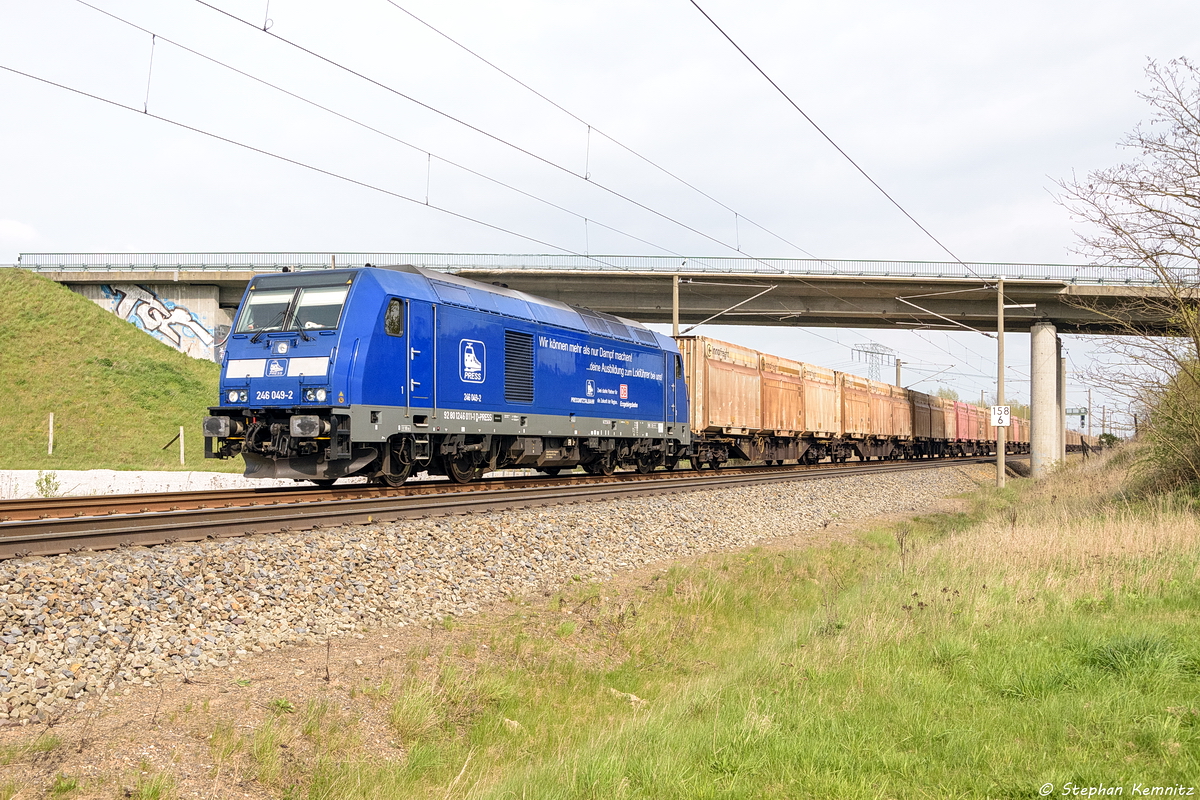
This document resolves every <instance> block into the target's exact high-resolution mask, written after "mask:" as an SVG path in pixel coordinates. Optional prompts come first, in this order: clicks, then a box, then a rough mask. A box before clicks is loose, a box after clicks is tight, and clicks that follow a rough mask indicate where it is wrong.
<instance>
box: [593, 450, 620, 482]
mask: <svg viewBox="0 0 1200 800" xmlns="http://www.w3.org/2000/svg"><path fill="white" fill-rule="evenodd" d="M595 467H596V472H595V473H593V474H597V475H604V476H605V477H607V476H609V475H612V474H613V473H614V472H616V471H617V456H616V454H615V453H613V452H612V451H609V452H607V453H605V454H604V455H602V456H601V457H600V460H599V461H597V462H596V463H595Z"/></svg>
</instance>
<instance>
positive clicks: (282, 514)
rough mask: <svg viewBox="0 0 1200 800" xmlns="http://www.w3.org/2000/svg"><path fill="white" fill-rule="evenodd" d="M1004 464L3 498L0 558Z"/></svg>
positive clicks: (944, 462)
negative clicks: (644, 496) (669, 493)
mask: <svg viewBox="0 0 1200 800" xmlns="http://www.w3.org/2000/svg"><path fill="white" fill-rule="evenodd" d="M1026 457H1027V456H1026ZM1010 458H1013V457H1012V456H1010ZM1017 458H1021V457H1020V456H1017ZM994 461H995V456H983V457H971V458H952V459H949V458H948V459H937V460H932V461H912V462H878V463H875V462H871V463H866V464H864V463H861V462H856V463H852V464H844V465H843V464H837V465H834V464H817V465H813V466H770V467H743V468H729V469H722V470H719V471H708V470H706V471H703V472H692V471H678V472H669V473H668V472H655V473H651V474H649V475H640V474H637V473H618V474H617V475H613V476H611V477H607V478H606V477H595V476H591V475H582V474H580V475H564V476H559V477H556V478H552V477H550V476H539V477H532V478H531V477H509V478H499V479H494V480H486V481H480V482H477V483H472V484H467V485H460V484H454V483H450V482H448V481H420V482H410V483H408V484H405V485H404V486H402V487H397V488H393V487H386V486H373V485H367V484H348V485H346V486H341V487H339V486H333V487H330V488H325V489H322V488H318V487H313V486H295V487H285V488H282V489H279V488H274V487H272V488H257V489H226V490H219V491H204V492H170V493H163V494H128V495H90V496H82V497H56V498H49V499H41V498H39V499H32V500H3V501H0V559H9V558H19V557H25V556H48V555H58V554H62V553H69V552H77V551H82V550H105V549H113V548H119V547H130V546H136V545H142V546H146V545H157V544H168V543H171V542H178V541H201V540H204V539H211V538H225V537H235V536H246V535H252V534H257V533H282V532H290V531H302V530H319V529H322V528H329V527H335V526H339V525H346V524H369V523H372V522H384V521H393V520H398V519H413V518H419V517H427V516H445V515H454V514H470V513H480V512H486V511H492V510H496V509H503V508H512V507H522V506H525V507H527V506H538V505H556V504H561V503H573V502H581V501H595V500H607V499H614V498H620V497H634V496H643V495H650V494H660V493H664V492H683V491H698V490H702V489H716V488H729V487H735V486H743V485H748V484H754V483H768V482H773V481H781V480H813V479H821V478H833V477H844V476H850V475H870V474H879V473H885V472H902V471H909V470H917V469H938V468H942V467H948V466H954V465H961V464H977V463H992V462H994Z"/></svg>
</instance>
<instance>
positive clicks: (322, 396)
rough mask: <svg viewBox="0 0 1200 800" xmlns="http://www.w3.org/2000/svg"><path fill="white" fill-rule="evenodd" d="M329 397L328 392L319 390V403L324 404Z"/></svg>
mask: <svg viewBox="0 0 1200 800" xmlns="http://www.w3.org/2000/svg"><path fill="white" fill-rule="evenodd" d="M328 396H329V393H328V392H326V391H325V390H324V389H317V402H318V403H324V402H325V398H326V397H328Z"/></svg>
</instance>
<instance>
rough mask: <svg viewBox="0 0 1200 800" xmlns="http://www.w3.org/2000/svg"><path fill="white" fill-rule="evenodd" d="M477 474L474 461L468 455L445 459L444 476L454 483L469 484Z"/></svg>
mask: <svg viewBox="0 0 1200 800" xmlns="http://www.w3.org/2000/svg"><path fill="white" fill-rule="evenodd" d="M477 474H478V470H477V469H476V467H475V460H474V459H473V458H472V457H471V456H470V455H465V456H448V457H447V458H446V475H447V476H449V478H450V480H452V481H454V482H455V483H470V482H471V481H473V480H474V479H475V476H476V475H477Z"/></svg>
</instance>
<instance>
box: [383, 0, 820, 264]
mask: <svg viewBox="0 0 1200 800" xmlns="http://www.w3.org/2000/svg"><path fill="white" fill-rule="evenodd" d="M384 2H386V3H387V4H388V5H390V6H392V7H393V8H395V9H396V10H398V11H401V12H403V13H404V14H407V15H408V16H409V17H411V18H412V19H413V20H414V21H416V22H417V23H419V24H421V25H423V26H425V27H426V28H428V29H429V30H431V31H433V32H434V33H435V34H437V35H438V36H440V37H442V38H443V39H445V40H446V41H448V42H450V44H452V45H454V46H455V47H457V48H459V49H460V50H462V51H463V52H465V53H467V54H468V55H470V56H472V57H473V58H475V59H478V60H479V61H480V62H482V63H483V64H486V65H487V66H488V67H490V68H492V69H493V70H495V71H496V72H498V73H500V74H501V75H503V76H504V77H506V78H508V79H509V80H510V81H512V82H513V83H515V84H517V85H518V86H520V87H522V88H523V89H525V90H527V91H529V92H531V93H532V94H534V95H536V96H537V97H539V98H541V99H542V100H544V101H545V102H547V103H549V104H550V105H551V106H553V107H554V108H556V109H558V110H559V111H561V112H562V113H564V114H566V115H567V116H568V117H570V118H571V119H573V120H575V121H576V122H578V123H579V124H581V125H585V126H587V135H588V141H587V152H588V156H587V160H588V161H590V157H591V137H592V134H593V133H594V134H596V135H597V136H601V137H603V138H605V139H607V140H608V141H610V142H612V143H613V144H614V145H616V146H617V147H619V148H621V149H622V150H624V151H625V152H627V153H629V154H630V155H632V156H633V157H635V158H637V159H639V160H641V161H643V162H645V163H646V164H648V165H650V166H651V167H653V168H654V169H656V170H658V171H659V172H661V173H663V174H664V175H666V176H667V177H669V178H671V179H672V180H674V181H677V182H678V183H679V184H681V185H683V186H686V187H687V188H689V189H691V190H692V191H693V192H696V193H697V194H699V195H700V196H701V197H704V198H706V199H708V200H711V201H712V202H713V203H716V204H717V205H719V206H720V207H721V208H723V209H725V210H726V211H728V212H730V213H731V214H733V215H734V219H733V222H734V234H735V236H736V237H738V239H739V241H738V242H737V243H736V245H735V249H737V250H738V251H741V243H740V232H739V231H738V229H737V223H738V220H739V219H741V220H743V221H745V222H748V223H750V224H751V225H753V226H754V227H756V228H758V229H759V230H761V231H763V232H764V233H766V234H768V235H770V236H773V237H774V238H776V239H778V240H779V241H781V242H783V243H784V244H786V245H787V246H789V247H791V248H793V249H795V250H796V251H798V252H800V253H803V254H804V255H806V256H808V257H809V258H813V259H816V260H818V261H822V260H823V259H820V258H818V257H817V256H815V255H813V254H812V253H810V252H809V251H807V250H805V249H804V248H803V247H801V246H800V245H798V244H796V243H794V242H792V241H790V240H789V239H787V238H786V237H784V236H782V235H780V234H778V233H776V232H775V231H773V230H771V229H770V228H767V227H766V226H764V225H761V224H759V223H757V222H755V221H754V220H752V219H750V218H749V217H747V216H746V215H745V214H742V213H741V212H739V211H737V210H736V209H734V208H732V207H731V206H729V205H728V204H726V203H724V202H722V201H721V200H719V199H717V198H716V197H714V196H712V195H711V194H709V193H708V192H706V191H704V190H703V189H701V188H700V187H698V186H696V185H695V184H693V183H691V182H690V181H688V180H686V179H685V178H682V177H680V176H679V175H677V174H675V173H674V172H672V171H671V170H669V169H667V168H666V167H664V166H663V165H662V164H659V163H658V162H656V161H654V160H653V159H651V158H650V157H649V156H646V155H643V154H642V153H640V152H638V151H637V150H635V149H633V148H632V147H630V146H629V145H627V144H625V143H624V142H621V141H620V140H618V139H616V138H615V137H613V136H611V135H609V134H607V133H605V132H604V131H602V130H601V129H599V128H597V127H596V126H595V125H594V124H593V123H591V122H588V121H587V120H585V119H583V118H582V117H580V116H579V115H578V114H576V113H575V112H573V111H571V110H570V109H569V108H566V107H565V106H563V105H562V104H561V103H558V102H557V101H555V100H553V99H552V98H550V97H548V96H547V95H545V94H544V93H542V92H540V91H538V90H537V89H535V88H534V87H533V86H531V85H529V84H528V83H526V82H525V81H523V80H521V79H520V78H518V77H517V76H515V75H513V74H512V73H511V72H508V71H507V70H505V69H504V68H502V67H500V66H499V65H498V64H496V63H494V62H493V61H491V60H489V59H487V58H485V57H484V56H482V55H480V54H479V53H477V52H476V51H475V50H472V49H471V48H470V47H467V46H466V45H465V44H463V43H462V42H460V41H458V40H457V39H455V38H454V37H453V36H450V35H449V34H447V33H446V32H445V31H443V30H441V29H439V28H437V27H435V26H434V25H432V24H430V23H429V22H427V21H426V20H424V19H422V18H421V17H418V16H417V15H416V14H414V13H413V12H412V11H409V10H408V9H407V8H405V7H404V6H402V5H400V4H399V3H397V2H396V0H384ZM584 173H585V177H586V176H587V175H588V174H589V173H588V172H587V170H586V168H585V171H584Z"/></svg>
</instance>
